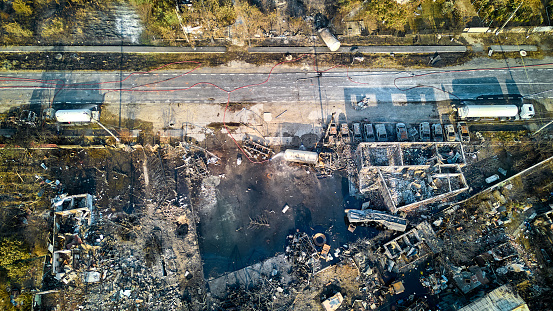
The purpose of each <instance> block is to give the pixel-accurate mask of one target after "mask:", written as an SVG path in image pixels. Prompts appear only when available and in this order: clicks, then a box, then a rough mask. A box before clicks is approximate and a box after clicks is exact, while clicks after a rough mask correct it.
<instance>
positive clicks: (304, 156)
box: [284, 149, 319, 164]
mask: <svg viewBox="0 0 553 311" xmlns="http://www.w3.org/2000/svg"><path fill="white" fill-rule="evenodd" d="M284 160H286V161H289V162H298V163H305V164H317V163H319V154H318V153H316V152H311V151H303V150H293V149H287V150H286V151H284Z"/></svg>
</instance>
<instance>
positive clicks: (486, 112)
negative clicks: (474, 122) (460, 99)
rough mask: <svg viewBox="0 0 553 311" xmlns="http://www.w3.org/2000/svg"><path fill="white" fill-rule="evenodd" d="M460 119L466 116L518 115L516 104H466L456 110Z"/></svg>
mask: <svg viewBox="0 0 553 311" xmlns="http://www.w3.org/2000/svg"><path fill="white" fill-rule="evenodd" d="M457 113H458V114H459V118H460V119H466V118H514V117H516V116H517V115H518V107H517V106H516V105H466V106H462V107H459V109H458V110H457Z"/></svg>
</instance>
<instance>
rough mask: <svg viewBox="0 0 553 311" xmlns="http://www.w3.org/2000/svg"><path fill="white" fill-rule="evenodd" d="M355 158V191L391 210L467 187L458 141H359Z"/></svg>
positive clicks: (452, 194)
mask: <svg viewBox="0 0 553 311" xmlns="http://www.w3.org/2000/svg"><path fill="white" fill-rule="evenodd" d="M355 159H356V161H357V167H358V181H357V182H358V189H359V193H360V194H362V195H364V196H366V197H368V198H369V199H370V200H371V202H372V205H373V206H374V205H376V206H378V205H380V206H385V207H386V209H387V210H388V211H390V212H391V213H394V214H395V213H397V212H399V211H410V210H413V209H414V208H416V207H419V206H421V205H424V204H429V203H432V202H435V201H438V200H443V199H446V198H449V197H452V196H454V195H457V194H459V193H461V192H463V191H466V190H467V189H468V185H467V182H466V180H465V177H464V175H463V172H462V171H461V167H463V166H464V165H465V163H466V159H465V155H464V152H463V147H462V145H461V143H458V142H449V143H446V142H444V143H441V142H439V143H438V142H428V143H420V142H416V143H411V142H401V143H400V142H384V143H382V142H379V143H360V144H359V146H358V147H357V150H356V153H355Z"/></svg>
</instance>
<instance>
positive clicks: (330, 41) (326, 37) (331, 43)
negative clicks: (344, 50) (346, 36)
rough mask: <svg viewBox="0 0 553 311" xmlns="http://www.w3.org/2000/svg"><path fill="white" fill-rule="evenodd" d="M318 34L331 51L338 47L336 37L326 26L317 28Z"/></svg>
mask: <svg viewBox="0 0 553 311" xmlns="http://www.w3.org/2000/svg"><path fill="white" fill-rule="evenodd" d="M319 36H321V39H323V41H324V42H325V44H326V46H328V48H329V49H330V50H331V51H332V52H336V51H338V49H339V48H340V41H338V39H336V37H335V36H334V35H333V34H332V33H330V31H329V30H328V28H322V29H319Z"/></svg>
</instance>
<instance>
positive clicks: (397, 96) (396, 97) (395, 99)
mask: <svg viewBox="0 0 553 311" xmlns="http://www.w3.org/2000/svg"><path fill="white" fill-rule="evenodd" d="M392 103H393V105H394V106H405V104H407V95H405V94H403V93H394V94H392Z"/></svg>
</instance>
